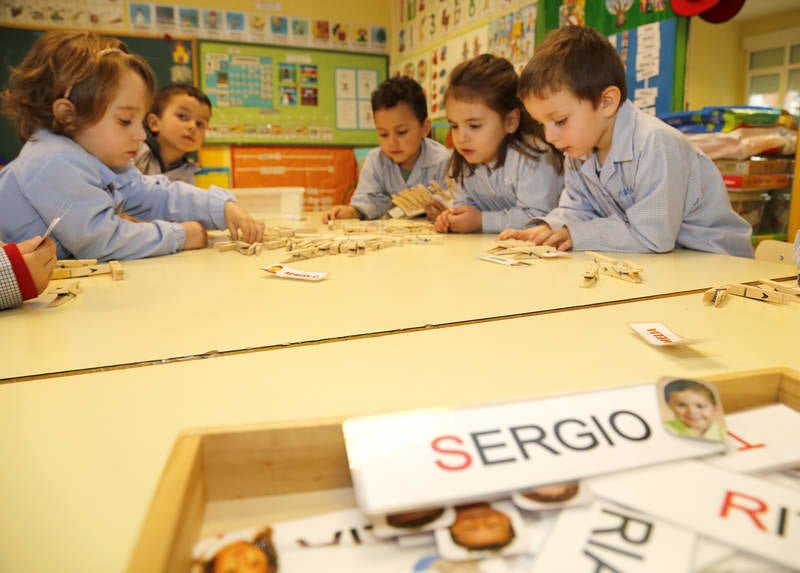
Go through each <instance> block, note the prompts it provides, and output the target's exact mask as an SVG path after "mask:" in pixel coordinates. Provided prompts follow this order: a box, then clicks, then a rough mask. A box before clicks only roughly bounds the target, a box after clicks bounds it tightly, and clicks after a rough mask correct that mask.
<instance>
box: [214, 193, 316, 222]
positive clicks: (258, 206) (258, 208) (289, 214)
mask: <svg viewBox="0 0 800 573" xmlns="http://www.w3.org/2000/svg"><path fill="white" fill-rule="evenodd" d="M230 191H231V193H233V196H234V197H236V200H237V201H238V202H239V205H241V206H242V207H243V208H244V209H246V210H247V211H248V213H250V214H251V215H253V216H254V217H279V216H280V217H285V218H287V219H295V220H298V219H302V218H303V195H304V193H305V188H304V187H237V188H235V189H231V190H230Z"/></svg>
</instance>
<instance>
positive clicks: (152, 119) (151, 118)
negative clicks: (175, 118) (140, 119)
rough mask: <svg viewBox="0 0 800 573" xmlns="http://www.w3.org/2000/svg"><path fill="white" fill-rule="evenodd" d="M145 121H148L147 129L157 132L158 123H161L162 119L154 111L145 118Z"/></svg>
mask: <svg viewBox="0 0 800 573" xmlns="http://www.w3.org/2000/svg"><path fill="white" fill-rule="evenodd" d="M145 121H146V122H147V129H149V130H150V131H151V132H153V133H155V134H157V133H158V125H159V122H160V121H161V118H160V117H158V116H157V115H156V114H154V113H148V114H147V117H146V118H145Z"/></svg>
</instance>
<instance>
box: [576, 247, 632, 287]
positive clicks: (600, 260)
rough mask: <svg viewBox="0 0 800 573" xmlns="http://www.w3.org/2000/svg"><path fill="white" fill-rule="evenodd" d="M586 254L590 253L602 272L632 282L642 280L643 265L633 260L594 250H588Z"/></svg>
mask: <svg viewBox="0 0 800 573" xmlns="http://www.w3.org/2000/svg"><path fill="white" fill-rule="evenodd" d="M586 254H587V255H589V256H590V257H591V258H592V261H594V263H595V264H596V265H597V270H598V272H599V273H600V274H603V275H608V276H610V277H614V278H618V279H622V280H624V281H628V282H632V283H640V282H642V276H641V272H642V267H640V266H638V265H636V264H634V263H632V262H631V261H628V260H625V259H622V260H617V259H613V258H611V257H607V256H605V255H601V254H599V253H595V252H593V251H586Z"/></svg>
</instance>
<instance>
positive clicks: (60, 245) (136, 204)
mask: <svg viewBox="0 0 800 573" xmlns="http://www.w3.org/2000/svg"><path fill="white" fill-rule="evenodd" d="M234 200H235V199H234V198H233V196H232V195H231V194H230V193H228V192H227V191H225V190H224V189H220V188H212V189H211V190H208V191H206V190H204V189H199V188H198V187H194V186H193V185H188V184H186V183H181V182H172V183H171V182H170V181H169V180H168V179H167V178H166V177H165V176H163V175H142V173H140V172H139V171H138V170H137V169H136V168H135V167H133V166H130V167H128V168H126V169H123V170H121V171H114V170H112V169H111V168H109V167H108V166H106V165H105V164H103V163H102V162H101V161H100V160H99V159H97V158H96V157H95V156H93V155H92V154H90V153H89V152H88V151H86V150H85V149H84V148H83V147H81V146H80V145H79V144H78V143H76V142H75V141H73V140H72V139H70V138H69V137H65V136H62V135H56V134H53V133H51V132H49V131H46V130H38V131H37V132H36V133H35V134H34V136H33V137H31V139H30V140H28V141H27V142H26V143H25V145H24V146H23V148H22V150H21V151H20V154H19V156H18V157H17V158H16V159H14V160H13V161H11V163H9V164H8V165H7V166H6V167H5V168H4V169H3V170H2V171H0V235H2V236H4V237H5V240H6V241H9V242H20V241H23V240H25V239H28V238H30V237H33V236H34V235H43V234H44V233H45V231H46V229H47V227H48V225H49V224H50V221H52V220H53V219H54V218H55V217H57V216H58V215H60V214H61V213H62V212H63V211H64V210H65V209H66V208H67V207H68V206H69V211H67V213H66V215H65V216H64V218H63V219H62V220H61V222H60V223H59V224H58V225H57V226H56V227H55V229H54V230H53V231H52V234H51V237H52V239H53V241H54V242H55V243H56V255H57V256H58V258H59V259H64V258H78V259H98V260H100V261H108V260H113V259H117V260H125V259H137V258H143V257H151V256H156V255H166V254H169V253H174V252H176V251H179V250H181V249H182V248H183V244H184V241H185V239H186V235H185V232H184V230H183V228H182V227H181V226H180V225H179V224H178V223H174V222H170V221H199V222H200V223H201V224H202V225H203V226H204V227H206V228H210V229H224V228H225V213H224V207H225V203H226V202H227V201H234ZM121 213H125V214H127V215H130V216H131V217H134V218H136V219H139V220H141V221H142V222H138V223H137V222H132V221H128V220H125V219H123V218H121V217H120V214H121Z"/></svg>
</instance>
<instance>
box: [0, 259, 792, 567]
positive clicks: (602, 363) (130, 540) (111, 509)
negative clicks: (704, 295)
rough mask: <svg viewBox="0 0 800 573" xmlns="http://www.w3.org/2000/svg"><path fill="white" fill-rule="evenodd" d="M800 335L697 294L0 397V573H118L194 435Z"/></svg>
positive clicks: (449, 401) (727, 362)
mask: <svg viewBox="0 0 800 573" xmlns="http://www.w3.org/2000/svg"><path fill="white" fill-rule="evenodd" d="M198 258H201V257H198ZM374 258H375V259H377V257H374ZM234 260H238V259H235V258H234ZM364 260H365V261H366V260H369V259H364ZM350 262H356V261H350ZM489 268H490V269H493V268H494V267H491V266H490V267H489ZM134 269H135V267H134ZM131 275H132V276H131V280H133V278H134V277H135V275H136V272H135V270H132V271H131ZM607 282H609V281H607ZM113 286H114V287H115V288H116V287H117V286H118V285H113ZM301 286H305V285H301ZM313 286H314V285H311V287H313ZM109 288H110V287H109ZM638 321H662V322H664V323H665V324H666V325H667V326H669V327H670V328H672V329H673V330H675V331H676V332H678V333H679V334H681V335H682V336H684V337H687V338H697V339H700V342H697V343H696V344H695V345H693V346H691V347H688V348H674V349H663V348H662V349H658V348H654V347H651V346H648V345H646V344H645V343H644V342H643V341H642V340H640V339H639V338H638V337H637V336H636V335H634V334H633V333H632V331H631V330H630V329H629V327H628V326H627V323H628V322H638ZM799 321H800V304H792V305H787V306H783V305H774V304H767V303H761V302H757V301H753V300H748V299H742V298H739V297H730V298H729V300H728V301H727V302H726V304H725V306H722V307H719V308H713V307H708V306H705V305H704V304H703V303H702V301H701V295H700V294H692V295H683V296H676V297H668V298H661V299H655V300H648V301H640V302H632V303H628V304H619V305H611V306H605V307H600V308H589V309H584V310H581V311H579V312H565V313H553V314H544V315H539V316H533V317H524V318H515V319H509V320H503V321H493V322H485V323H479V324H472V325H465V326H460V327H458V328H444V329H432V330H427V331H418V332H410V333H404V334H398V335H394V336H384V337H370V338H363V339H360V340H350V341H343V342H333V343H330V344H320V345H309V346H298V347H294V348H287V349H284V350H280V351H275V352H254V353H247V354H241V355H234V356H224V357H218V358H210V359H208V360H197V361H188V362H173V363H170V364H164V365H158V366H144V367H140V368H129V369H119V370H113V371H108V372H95V373H88V374H79V375H74V376H65V377H54V378H49V379H45V380H34V381H28V382H23V383H11V384H3V385H0V467H2V468H3V471H2V472H0V508H2V515H3V517H2V519H0V570H3V571H9V572H17V571H20V572H21V571H36V572H44V571H59V572H69V571H80V572H82V573H87V572H89V573H91V572H102V573H110V572H114V571H122V570H123V569H124V568H125V565H126V563H127V560H128V558H129V555H130V551H131V550H132V547H133V545H134V543H135V540H136V538H137V536H138V532H139V528H140V526H141V523H142V520H143V518H144V515H145V512H146V511H147V507H148V504H149V502H150V498H151V496H152V494H153V491H154V488H155V485H156V483H157V481H158V478H159V475H160V472H161V470H162V468H163V466H164V463H165V461H166V459H167V456H168V454H169V451H170V448H171V447H172V444H173V442H174V440H175V438H176V436H177V434H178V433H179V432H180V431H181V430H183V429H188V428H193V427H199V426H215V425H228V424H248V423H259V422H268V421H284V420H294V419H307V418H325V417H346V416H351V415H363V414H369V413H379V412H386V411H393V410H395V411H396V410H403V409H411V408H418V407H428V406H447V405H467V404H478V403H486V402H489V401H497V400H508V399H520V398H526V397H531V396H536V395H546V394H557V393H563V392H568V391H581V390H592V389H598V388H605V387H610V386H617V385H629V384H635V383H642V382H650V381H653V380H655V379H656V378H657V377H658V376H661V375H676V376H692V377H702V376H704V375H712V374H719V373H726V372H735V371H743V370H750V369H758V368H766V367H773V366H786V367H791V368H795V369H797V368H800V356H799V355H798V353H797V340H796V339H794V338H793V337H791V336H790V335H789V334H790V333H791V328H790V327H792V326H793V325H797V324H798V322H799ZM227 327H228V328H230V325H227ZM215 328H226V325H218V326H215Z"/></svg>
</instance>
